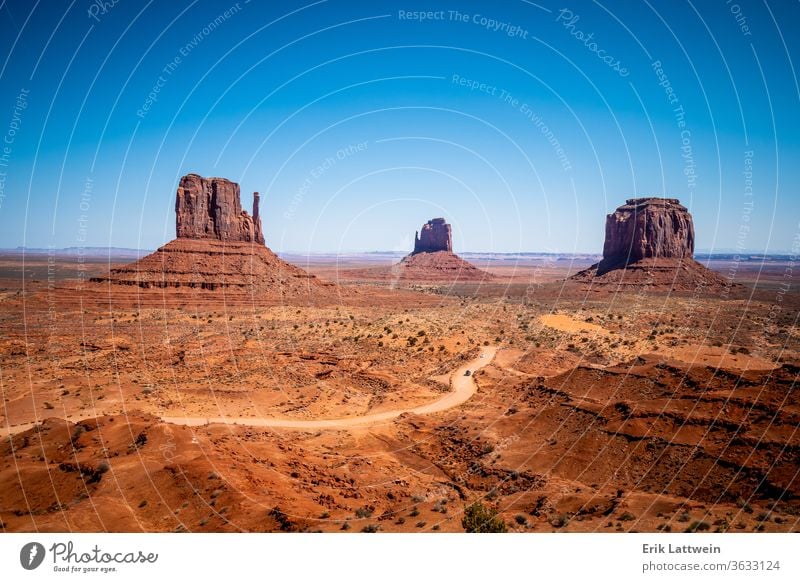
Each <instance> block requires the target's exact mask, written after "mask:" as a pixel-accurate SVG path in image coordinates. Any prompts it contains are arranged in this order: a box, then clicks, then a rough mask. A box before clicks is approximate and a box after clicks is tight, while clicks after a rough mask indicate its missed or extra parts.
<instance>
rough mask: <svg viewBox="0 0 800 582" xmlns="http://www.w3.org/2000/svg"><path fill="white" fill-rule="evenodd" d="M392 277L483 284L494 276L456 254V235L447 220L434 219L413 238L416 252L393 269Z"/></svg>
mask: <svg viewBox="0 0 800 582" xmlns="http://www.w3.org/2000/svg"><path fill="white" fill-rule="evenodd" d="M391 276H392V277H393V278H397V279H403V280H416V281H446V282H455V281H476V280H477V281H484V280H489V279H492V278H493V276H492V275H490V274H489V273H487V272H486V271H482V270H481V269H478V268H477V267H475V266H474V265H472V264H471V263H468V262H467V261H465V260H464V259H462V258H461V257H459V256H458V255H456V254H454V253H453V233H452V228H451V226H450V225H449V224H448V223H447V222H446V221H445V219H444V218H433V219H431V220H429V221H428V222H426V223H425V224H423V225H422V229H421V230H420V231H419V232H417V233H416V234H415V235H414V250H413V251H412V252H411V254H409V255H407V256H406V257H404V258H403V260H401V261H400V262H399V263H397V264H396V265H393V266H392V269H391Z"/></svg>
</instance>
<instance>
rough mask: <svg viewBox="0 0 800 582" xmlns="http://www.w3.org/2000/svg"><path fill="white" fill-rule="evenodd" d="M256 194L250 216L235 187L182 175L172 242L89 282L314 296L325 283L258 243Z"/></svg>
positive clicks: (260, 236)
mask: <svg viewBox="0 0 800 582" xmlns="http://www.w3.org/2000/svg"><path fill="white" fill-rule="evenodd" d="M259 202H260V196H259V194H258V192H256V193H255V194H254V195H253V214H252V216H251V215H249V214H248V213H247V211H245V210H242V204H241V200H240V193H239V184H237V183H235V182H231V181H230V180H226V179H225V178H203V177H201V176H198V175H197V174H188V175H186V176H184V177H183V178H181V181H180V185H179V186H178V192H177V196H176V200H175V231H176V234H177V238H176V239H174V240H172V241H170V242H169V243H167V244H166V245H164V246H162V247H161V248H159V249H158V250H156V251H155V252H154V253H151V254H149V255H147V256H146V257H144V258H142V259H140V260H139V261H136V262H135V263H131V264H128V265H124V266H120V267H117V268H113V269H111V271H110V273H109V274H108V275H107V276H105V277H95V278H92V279H91V281H92V282H95V283H107V284H111V285H125V286H137V287H140V288H143V289H150V288H163V289H169V288H190V289H205V290H208V291H216V290H220V289H227V290H230V291H237V292H246V293H251V294H252V293H255V294H258V296H259V298H264V299H274V298H290V297H293V296H301V295H306V294H308V293H312V292H319V291H320V290H322V289H323V288H324V287H331V285H330V284H327V283H323V282H321V281H319V280H318V279H317V278H316V277H314V276H313V275H309V274H308V273H306V272H305V271H303V270H302V269H300V268H298V267H295V266H294V265H291V264H289V263H287V262H285V261H283V260H281V259H280V258H278V256H277V255H275V253H273V252H272V251H271V250H270V249H269V248H267V247H266V246H265V244H264V233H263V230H262V227H261V216H260V214H259V208H258V206H259Z"/></svg>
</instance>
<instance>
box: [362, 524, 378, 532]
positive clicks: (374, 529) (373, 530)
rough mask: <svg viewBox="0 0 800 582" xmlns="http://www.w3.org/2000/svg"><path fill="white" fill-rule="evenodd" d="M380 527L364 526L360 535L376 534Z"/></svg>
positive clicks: (375, 525)
mask: <svg viewBox="0 0 800 582" xmlns="http://www.w3.org/2000/svg"><path fill="white" fill-rule="evenodd" d="M379 527H380V526H379V525H378V524H376V523H371V524H369V525H365V526H364V527H362V528H361V533H376V532H377V531H378V528H379Z"/></svg>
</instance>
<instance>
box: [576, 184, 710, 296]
mask: <svg viewBox="0 0 800 582" xmlns="http://www.w3.org/2000/svg"><path fill="white" fill-rule="evenodd" d="M693 257H694V224H693V222H692V215H691V214H690V213H689V211H688V210H687V209H686V207H685V206H683V205H682V204H681V203H680V201H679V200H677V199H675V198H656V197H650V198H632V199H630V200H627V201H626V202H625V204H623V205H622V206H620V207H619V208H617V209H616V210H615V211H614V212H612V213H611V214H609V215H608V216H606V238H605V243H604V245H603V260H602V261H600V262H599V263H597V264H594V265H592V266H591V267H589V268H588V269H586V270H584V271H581V272H579V273H577V274H575V275H574V276H572V277H571V279H572V280H574V281H580V282H585V283H591V284H592V285H598V286H603V285H617V286H619V285H622V286H641V285H654V286H657V287H664V288H668V289H675V290H689V289H696V288H698V287H701V286H702V287H708V288H720V287H721V286H724V285H725V284H726V282H725V280H724V279H723V278H722V277H720V276H719V275H717V274H716V273H714V272H713V271H711V270H710V269H707V268H706V267H704V266H703V265H701V264H700V263H698V262H697V261H695V260H694V258H693Z"/></svg>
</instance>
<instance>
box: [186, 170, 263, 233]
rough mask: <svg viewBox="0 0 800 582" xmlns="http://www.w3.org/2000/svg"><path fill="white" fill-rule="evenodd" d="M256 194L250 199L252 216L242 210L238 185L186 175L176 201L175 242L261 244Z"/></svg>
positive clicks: (257, 197) (224, 180)
mask: <svg viewBox="0 0 800 582" xmlns="http://www.w3.org/2000/svg"><path fill="white" fill-rule="evenodd" d="M258 204H259V194H258V192H256V193H255V194H254V195H253V215H252V216H250V215H249V214H247V211H245V210H242V203H241V200H240V197H239V184H237V183H236V182H231V181H230V180H226V179H225V178H203V177H201V176H198V175H197V174H188V175H186V176H184V177H183V178H181V182H180V185H179V186H178V195H177V197H176V199H175V234H176V236H177V237H178V238H191V239H212V240H221V241H229V242H255V243H259V244H262V245H263V244H264V234H263V232H262V229H261V218H260V217H259V213H258Z"/></svg>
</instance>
